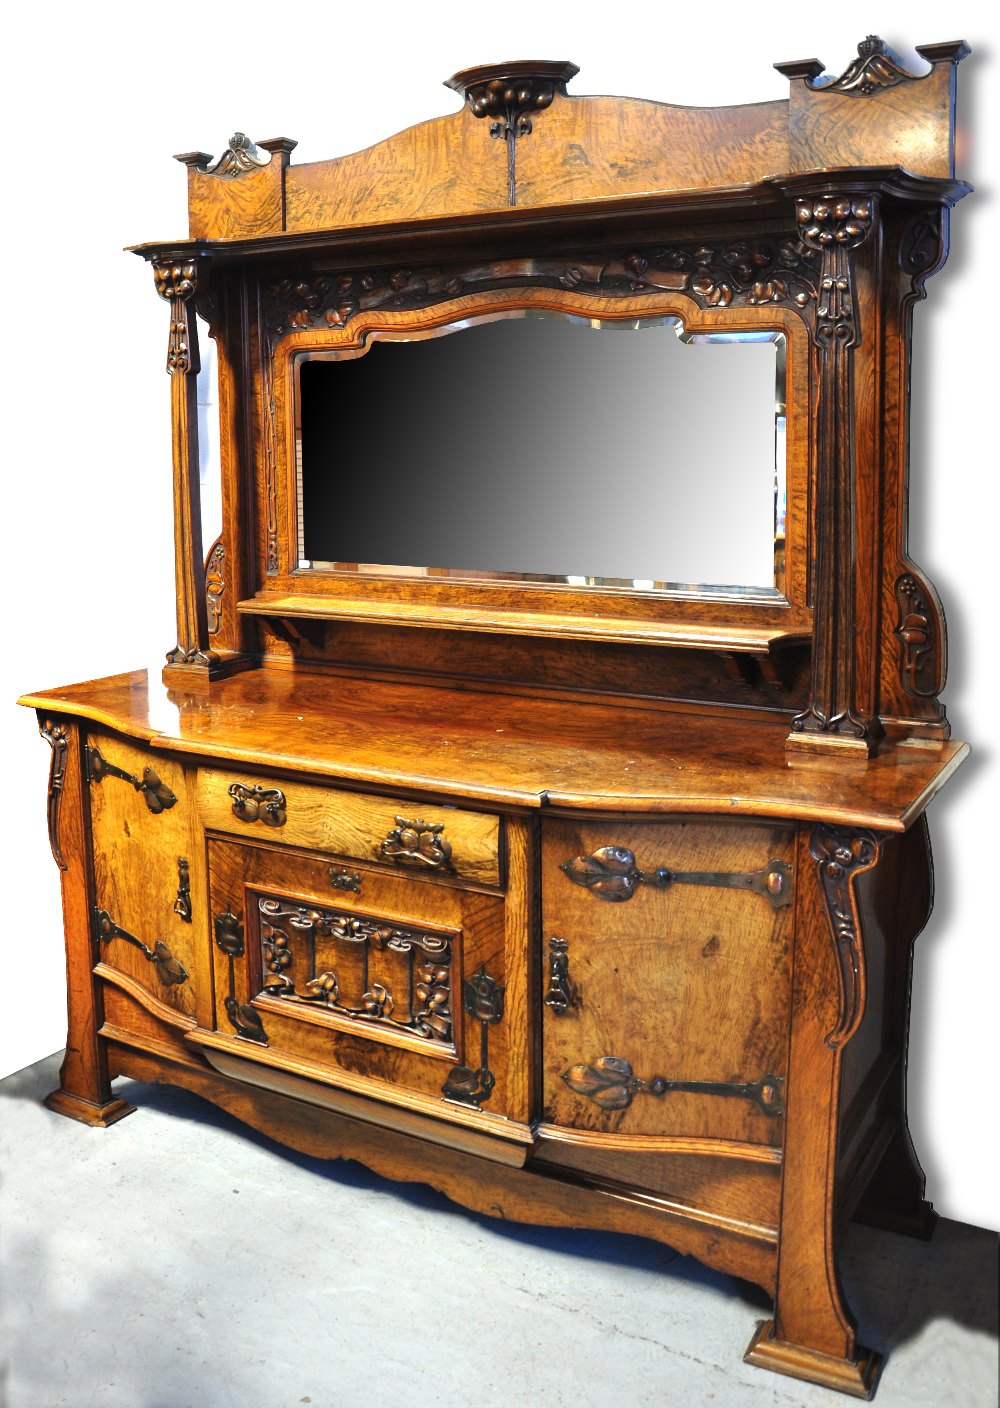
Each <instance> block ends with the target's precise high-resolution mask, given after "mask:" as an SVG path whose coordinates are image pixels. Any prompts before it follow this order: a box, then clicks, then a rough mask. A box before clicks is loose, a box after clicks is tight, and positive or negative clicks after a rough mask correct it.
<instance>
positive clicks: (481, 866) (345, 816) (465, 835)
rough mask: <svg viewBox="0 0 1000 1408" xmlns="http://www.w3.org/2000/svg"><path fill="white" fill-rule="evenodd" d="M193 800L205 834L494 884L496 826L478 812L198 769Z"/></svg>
mask: <svg viewBox="0 0 1000 1408" xmlns="http://www.w3.org/2000/svg"><path fill="white" fill-rule="evenodd" d="M198 799H199V805H200V808H201V816H202V821H203V823H204V825H205V826H206V827H207V828H208V829H209V830H213V831H228V832H233V833H234V834H236V835H249V834H250V833H252V834H254V835H255V836H257V835H264V836H266V835H267V833H268V832H270V833H272V837H273V839H275V840H280V841H281V842H282V844H284V845H289V846H305V847H308V848H309V849H311V850H319V851H328V852H331V853H332V854H334V855H339V856H347V857H349V858H352V859H356V860H377V861H379V862H381V863H382V864H384V865H391V866H394V867H396V868H399V869H402V870H408V871H410V872H412V873H413V874H423V875H442V876H458V877H461V878H463V879H465V880H469V881H472V882H475V883H478V884H482V885H492V886H499V885H500V884H501V883H502V880H501V834H500V819H499V817H496V816H491V815H489V814H488V813H486V812H468V811H459V810H457V809H455V808H452V807H443V806H434V807H430V806H429V807H427V808H425V809H424V810H423V811H422V812H421V811H419V810H418V804H417V803H415V802H402V801H398V800H395V799H393V798H391V797H373V796H370V795H367V794H365V793H361V792H340V791H336V790H334V789H333V788H329V787H320V786H316V785H315V784H311V783H304V782H283V781H278V780H276V779H274V778H265V777H255V776H253V775H251V774H247V773H242V772H237V771H229V770H228V769H227V770H222V769H209V768H206V769H202V771H201V773H200V774H199V779H198Z"/></svg>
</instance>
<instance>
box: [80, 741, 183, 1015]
mask: <svg viewBox="0 0 1000 1408" xmlns="http://www.w3.org/2000/svg"><path fill="white" fill-rule="evenodd" d="M86 775H87V779H88V781H87V793H88V799H89V805H90V825H91V837H92V842H93V855H94V905H93V913H92V923H93V937H94V944H95V952H96V956H97V959H98V961H99V962H100V963H101V964H103V965H104V966H105V967H106V968H110V969H113V970H115V972H117V973H120V974H123V975H124V976H125V978H126V979H128V980H130V981H131V982H132V983H134V984H138V985H139V986H140V987H142V988H143V989H145V990H146V991H147V992H149V993H150V994H151V995H152V996H153V997H154V998H155V999H156V1000H157V1001H159V1002H164V1003H166V1004H167V1005H168V1006H171V1007H175V1008H176V1009H177V1010H178V1011H179V1012H182V1013H183V1014H184V1015H185V1016H188V1017H196V1018H198V1019H199V1020H200V1021H203V1022H207V1021H208V1020H209V1016H210V1012H211V996H210V995H211V980H210V976H209V965H208V944H207V936H208V915H207V911H206V906H205V895H206V886H205V881H204V867H203V863H202V861H201V859H200V855H199V853H200V849H201V848H200V845H199V844H196V840H195V826H194V808H193V807H192V805H191V795H193V783H192V780H191V774H190V773H189V771H188V770H186V769H185V768H183V767H182V766H181V765H180V764H178V763H177V762H176V761H174V760H173V759H172V758H168V757H163V756H161V755H159V754H154V753H152V752H151V751H150V749H149V748H145V747H143V746H142V745H138V744H135V743H131V742H128V741H127V740H125V739H123V738H120V737H118V736H117V735H115V734H111V733H101V732H93V731H92V732H91V733H90V734H89V735H88V737H87V755H86ZM189 784H190V786H191V792H189Z"/></svg>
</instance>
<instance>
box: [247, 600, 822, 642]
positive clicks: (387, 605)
mask: <svg viewBox="0 0 1000 1408" xmlns="http://www.w3.org/2000/svg"><path fill="white" fill-rule="evenodd" d="M237 610H239V611H241V612H243V613H244V614H245V615H248V616H262V617H264V618H266V619H267V620H270V621H289V622H294V621H300V622H303V623H307V624H309V623H311V624H314V625H315V624H320V623H322V622H324V621H362V622H364V621H368V622H372V623H376V622H377V623H378V624H380V625H383V626H433V627H435V628H436V629H437V630H446V631H447V630H451V631H468V630H474V631H480V632H486V633H487V634H491V633H492V634H499V635H514V636H517V635H522V636H552V637H554V638H556V639H559V640H595V641H605V642H606V641H608V640H615V641H620V642H625V643H628V644H631V645H662V646H673V647H680V648H691V649H697V650H717V651H723V652H726V653H727V654H728V653H733V654H741V655H757V656H764V655H768V654H770V653H771V652H772V651H776V650H781V649H783V648H785V647H787V646H790V645H796V644H799V643H800V642H802V641H807V640H809V632H808V631H801V630H799V631H791V630H781V629H779V628H776V627H774V626H760V627H739V626H732V627H724V626H713V625H706V624H705V623H703V622H700V621H698V622H693V623H684V622H677V621H675V622H670V621H662V620H637V619H635V618H627V617H622V618H615V617H612V616H609V615H607V614H606V613H604V612H602V613H601V614H600V615H597V616H592V617H587V616H573V615H569V614H559V615H556V614H554V613H552V612H548V611H546V612H541V611H523V610H521V611H518V610H515V609H509V610H499V609H496V610H490V609H483V608H481V607H476V606H441V605H439V604H437V603H436V602H432V603H426V604H421V603H417V602H395V601H383V600H380V599H378V598H376V597H374V596H369V597H359V598H357V599H356V600H352V599H349V598H343V597H327V596H268V595H267V594H265V593H262V594H261V595H260V596H257V597H252V598H251V599H250V600H249V601H241V602H239V604H238V606H237Z"/></svg>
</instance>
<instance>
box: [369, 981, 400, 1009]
mask: <svg viewBox="0 0 1000 1408" xmlns="http://www.w3.org/2000/svg"><path fill="white" fill-rule="evenodd" d="M395 1005H396V1004H395V1003H394V1002H393V1000H392V993H391V992H390V991H389V989H388V988H384V987H383V986H382V984H381V983H372V986H371V990H370V991H369V992H366V993H365V995H364V997H363V998H362V999H361V1006H362V1007H363V1008H364V1010H365V1015H366V1016H368V1017H388V1016H389V1014H390V1013H391V1012H392V1009H393V1008H394V1007H395Z"/></svg>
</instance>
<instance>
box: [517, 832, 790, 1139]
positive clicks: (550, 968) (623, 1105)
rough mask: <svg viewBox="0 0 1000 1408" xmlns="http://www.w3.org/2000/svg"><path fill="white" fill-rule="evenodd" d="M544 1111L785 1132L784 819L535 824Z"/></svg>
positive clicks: (680, 1128)
mask: <svg viewBox="0 0 1000 1408" xmlns="http://www.w3.org/2000/svg"><path fill="white" fill-rule="evenodd" d="M542 834H543V850H542V896H543V899H542V910H543V935H542V938H543V962H544V965H545V967H544V972H543V976H542V984H543V987H542V992H543V1002H544V1005H543V1012H544V1014H545V1016H544V1040H543V1051H544V1058H543V1064H544V1106H545V1119H546V1120H547V1121H548V1122H550V1123H552V1124H557V1125H564V1126H569V1127H572V1128H575V1129H580V1130H599V1131H605V1132H620V1133H622V1134H634V1135H659V1136H667V1135H676V1136H681V1137H683V1136H689V1137H702V1138H715V1139H728V1140H738V1141H744V1142H749V1143H755V1144H779V1143H780V1142H781V1111H782V1107H783V1098H784V1078H785V1072H786V1065H787V1041H788V1019H789V991H790V957H789V948H790V939H791V916H792V913H793V909H792V906H791V903H790V901H791V899H792V887H793V876H792V871H791V865H792V856H793V847H792V838H793V832H792V829H791V828H789V827H781V826H772V825H756V824H746V823H737V822H725V823H714V822H711V821H707V822H706V821H697V822H688V821H676V822H671V823H658V824H655V825H645V826H644V825H636V824H634V823H632V822H623V823H621V824H615V823H613V822H611V823H607V824H604V823H601V824H597V823H593V824H592V823H582V824H578V823H574V822H570V821H549V822H546V823H544V824H543V828H542Z"/></svg>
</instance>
